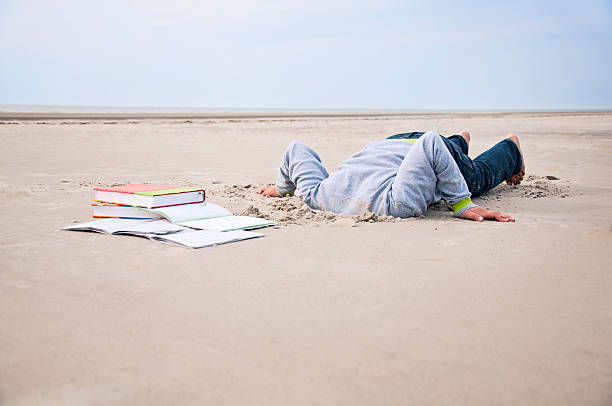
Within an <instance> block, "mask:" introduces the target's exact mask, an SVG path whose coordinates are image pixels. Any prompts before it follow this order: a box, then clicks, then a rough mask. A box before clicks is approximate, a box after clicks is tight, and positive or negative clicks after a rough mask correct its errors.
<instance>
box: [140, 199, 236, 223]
mask: <svg viewBox="0 0 612 406" xmlns="http://www.w3.org/2000/svg"><path fill="white" fill-rule="evenodd" d="M151 211H153V212H155V213H158V214H161V215H162V216H164V217H165V218H167V219H168V220H170V221H171V222H173V223H182V222H185V221H190V220H202V219H208V218H214V217H223V216H231V215H232V213H231V212H230V211H229V210H227V209H224V208H223V207H221V206H218V205H216V204H214V203H210V202H204V203H193V204H182V205H179V206H170V207H160V208H159V209H152V210H151Z"/></svg>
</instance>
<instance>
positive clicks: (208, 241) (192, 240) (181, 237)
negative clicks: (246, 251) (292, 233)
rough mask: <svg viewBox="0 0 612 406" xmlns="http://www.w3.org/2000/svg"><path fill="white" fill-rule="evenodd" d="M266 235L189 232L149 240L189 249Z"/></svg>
mask: <svg viewBox="0 0 612 406" xmlns="http://www.w3.org/2000/svg"><path fill="white" fill-rule="evenodd" d="M263 236H264V234H260V233H254V232H251V231H225V232H221V231H208V230H198V231H194V230H189V231H181V232H180V233H174V234H167V235H152V236H150V237H149V238H150V239H152V240H155V241H159V242H164V243H167V244H173V245H180V246H182V247H188V248H203V247H210V246H212V245H219V244H226V243H229V242H235V241H242V240H248V239H250V238H258V237H263Z"/></svg>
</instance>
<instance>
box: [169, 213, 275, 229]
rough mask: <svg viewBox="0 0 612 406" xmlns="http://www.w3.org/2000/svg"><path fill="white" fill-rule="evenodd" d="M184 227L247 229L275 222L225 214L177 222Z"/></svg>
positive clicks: (272, 224) (270, 224) (271, 224)
mask: <svg viewBox="0 0 612 406" xmlns="http://www.w3.org/2000/svg"><path fill="white" fill-rule="evenodd" d="M179 224H180V225H182V226H185V227H191V228H197V229H200V230H211V231H231V230H249V229H253V228H261V227H267V226H274V225H276V223H275V222H273V221H269V220H266V219H262V218H258V217H249V216H225V217H216V218H211V219H205V220H191V221H183V222H181V223H179Z"/></svg>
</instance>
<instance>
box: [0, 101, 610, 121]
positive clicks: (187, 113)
mask: <svg viewBox="0 0 612 406" xmlns="http://www.w3.org/2000/svg"><path fill="white" fill-rule="evenodd" d="M573 112H575V113H578V114H584V113H609V112H610V110H607V111H605V110H569V109H568V110H558V109H557V110H529V109H523V110H467V109H466V110H455V109H453V110H451V109H317V108H304V109H284V108H267V109H263V108H256V109H255V108H208V107H206V108H198V107H115V106H52V105H33V104H32V105H27V104H21V105H19V104H0V119H26V120H27V119H84V118H91V119H95V118H102V119H127V118H173V119H197V118H288V117H376V116H378V117H381V116H384V117H388V116H398V117H399V116H415V115H433V114H441V115H446V114H486V115H489V114H513V113H527V114H529V113H532V114H533V113H536V114H537V113H573Z"/></svg>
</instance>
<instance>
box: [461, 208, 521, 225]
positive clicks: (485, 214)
mask: <svg viewBox="0 0 612 406" xmlns="http://www.w3.org/2000/svg"><path fill="white" fill-rule="evenodd" d="M459 217H460V218H462V219H466V220H473V221H484V219H490V220H497V221H501V222H504V223H507V222H513V221H514V217H511V216H509V215H507V214H504V213H502V212H500V211H493V210H487V209H485V208H484V207H472V208H470V209H467V210H466V211H464V212H463V213H461V216H459Z"/></svg>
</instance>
